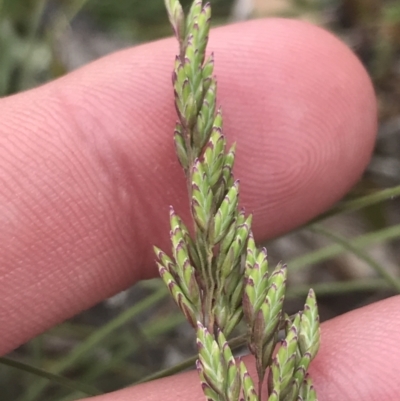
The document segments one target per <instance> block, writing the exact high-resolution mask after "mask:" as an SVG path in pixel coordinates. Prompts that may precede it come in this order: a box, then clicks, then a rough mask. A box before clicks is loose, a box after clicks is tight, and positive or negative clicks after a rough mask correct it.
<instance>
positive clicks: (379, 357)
mask: <svg viewBox="0 0 400 401" xmlns="http://www.w3.org/2000/svg"><path fill="white" fill-rule="evenodd" d="M399 332H400V297H395V298H391V299H387V300H385V301H382V302H379V303H376V304H373V305H369V306H367V307H364V308H362V309H359V310H356V311H353V312H350V313H347V314H345V315H343V316H340V317H338V318H336V319H333V320H331V321H329V322H327V323H324V324H323V325H322V340H321V341H322V345H321V349H320V351H319V353H318V356H317V358H316V359H315V361H314V362H313V363H312V366H311V369H310V373H311V375H312V380H313V382H314V385H315V388H316V390H317V395H318V399H319V400H321V401H336V400H341V401H358V400H363V401H380V400H385V401H396V400H398V398H399V391H400V381H399V379H398V378H399V377H400V350H399V347H398V342H399V335H398V334H396V333H399ZM244 360H245V363H246V365H247V366H249V367H250V364H251V361H252V360H251V359H250V358H245V359H244ZM249 370H251V373H252V376H253V379H254V380H255V382H256V383H257V381H256V374H255V369H254V366H252V369H250V368H249ZM160 396H162V397H163V400H164V401H175V400H188V401H197V400H198V401H203V400H204V395H203V393H202V391H201V387H200V383H199V378H198V375H197V373H196V372H188V373H184V374H180V375H176V376H172V377H168V378H165V379H161V380H157V381H153V382H149V383H145V384H143V385H138V386H135V387H130V388H127V389H124V390H121V391H117V392H114V393H111V394H106V395H103V396H99V397H94V398H90V400H93V401H108V400H113V401H125V400H132V399H135V400H146V401H153V400H154V401H157V400H158V399H159V398H160ZM264 399H266V396H265V397H264Z"/></svg>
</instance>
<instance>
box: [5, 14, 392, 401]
mask: <svg viewBox="0 0 400 401" xmlns="http://www.w3.org/2000/svg"><path fill="white" fill-rule="evenodd" d="M210 49H212V50H213V51H214V52H215V55H216V59H217V63H216V75H217V78H218V82H219V91H218V103H220V104H222V105H223V110H224V122H225V132H226V134H227V138H228V141H231V142H232V141H237V143H238V151H237V158H236V167H235V169H236V170H235V172H236V176H237V177H238V178H240V179H241V182H242V184H241V191H242V193H241V202H242V204H243V205H244V206H245V207H246V209H247V211H248V212H253V213H254V225H253V229H254V233H255V236H256V238H257V239H258V240H262V239H266V238H269V237H272V236H274V235H277V234H281V233H283V232H285V231H288V230H290V229H292V228H294V227H296V226H298V225H300V224H302V223H304V222H306V221H307V220H309V219H311V218H312V217H314V216H316V215H318V214H319V213H321V212H322V211H324V210H325V209H327V208H328V207H329V206H331V205H332V204H333V203H334V202H335V201H337V200H338V199H340V198H341V197H342V196H343V195H344V194H345V193H346V192H347V191H348V190H349V189H350V188H351V186H352V185H353V184H354V183H355V181H356V180H357V179H358V178H359V176H360V175H361V173H362V171H363V169H364V168H365V166H366V164H367V162H368V160H369V157H370V154H371V151H372V148H373V144H374V139H375V132H376V104H375V98H374V93H373V89H372V86H371V84H370V81H369V79H368V77H367V75H366V73H365V71H364V70H363V68H362V67H361V66H360V64H359V62H358V61H357V59H356V58H355V57H354V56H353V55H352V53H351V52H350V51H349V50H348V49H346V48H345V47H344V46H343V45H342V44H341V43H339V42H338V41H337V40H336V39H335V38H333V37H332V36H331V35H329V34H327V33H325V32H324V31H322V30H320V29H318V28H316V27H312V26H309V25H306V24H303V23H300V22H294V21H288V20H269V21H253V22H249V23H245V24H240V25H235V26H230V27H225V28H220V29H216V30H214V31H213V32H212V34H211V40H210ZM175 52H176V43H175V41H174V40H164V41H161V42H156V43H152V44H149V45H145V46H141V47H137V48H134V49H130V50H126V51H122V52H120V53H117V54H115V55H112V56H109V57H106V58H104V59H101V60H99V61H97V62H95V63H93V64H91V65H88V66H87V67H85V68H83V69H80V70H79V71H76V72H74V73H72V74H69V75H68V76H66V77H64V78H62V79H59V80H57V81H55V82H53V83H50V84H48V85H45V86H43V87H41V88H38V89H35V90H32V91H29V92H25V93H22V94H19V95H16V96H13V97H9V98H6V99H3V100H1V109H0V110H1V113H2V114H1V119H0V171H1V174H0V178H1V183H2V185H1V187H0V205H1V206H0V207H1V212H0V216H1V220H0V221H1V225H0V244H1V245H0V294H1V299H2V302H1V303H0V327H1V328H2V329H1V330H2V332H1V340H0V353H6V352H8V351H10V350H12V349H14V348H15V347H17V346H18V345H20V344H22V343H23V342H25V341H27V340H28V339H29V338H31V337H33V336H35V335H37V334H39V333H40V332H43V331H44V330H46V329H48V328H49V327H51V326H53V325H55V324H57V323H59V322H61V321H63V320H64V319H66V318H69V317H71V316H73V315H75V314H76V313H78V312H79V311H81V310H83V309H86V308H88V307H90V306H92V305H94V304H96V303H97V302H99V301H100V300H102V299H104V298H105V297H108V296H110V295H113V294H115V293H117V292H118V291H120V290H122V289H125V288H126V287H128V286H129V285H131V284H133V283H135V282H137V281H139V280H141V279H145V278H150V277H154V276H156V274H157V273H156V268H155V264H154V256H153V253H152V245H153V244H157V245H158V246H160V247H162V248H164V249H166V248H167V247H168V235H167V233H168V230H169V228H168V225H169V222H168V206H169V205H170V204H174V206H175V205H176V210H177V212H178V213H179V214H181V215H183V216H185V215H186V216H188V208H187V196H186V192H185V182H184V177H183V174H182V172H181V169H180V167H179V165H178V162H177V161H176V157H175V155H174V149H173V142H172V132H173V127H174V123H175V119H176V117H175V111H174V106H173V95H172V89H171V81H170V74H171V71H172V66H173V61H172V60H173V55H174V54H175ZM283 258H284V255H283ZM399 302H400V300H399V298H392V299H389V300H386V301H384V302H380V303H377V304H375V305H372V306H369V307H367V308H363V309H360V310H357V311H354V312H352V313H349V314H347V315H344V316H342V317H339V318H337V319H334V320H332V321H330V322H327V323H325V324H324V325H323V326H322V348H321V350H320V352H319V354H318V357H317V358H316V360H315V361H314V363H313V365H312V368H311V371H312V376H313V379H314V381H315V385H316V387H317V390H318V393H319V399H320V400H336V399H340V400H344V401H346V400H361V399H362V400H364V401H365V400H367V401H368V400H378V399H379V400H381V399H384V400H391V399H393V400H395V399H397V398H398V393H399V390H400V382H399V380H398V377H400V367H399V366H400V363H399V362H400V351H399V350H398V347H397V336H396V334H395V333H396V332H398V330H399V327H398V326H399V323H397V322H398V321H399V319H398V318H397V319H396V317H398V316H399ZM161 394H162V397H163V399H165V400H167V401H168V400H175V399H187V400H197V399H198V400H203V397H204V396H203V395H202V393H201V389H200V386H199V385H198V378H197V376H196V374H195V373H188V374H185V375H183V376H182V375H181V376H175V377H172V378H168V379H164V380H161V381H157V382H152V383H147V384H144V385H140V386H136V387H133V388H129V389H125V390H121V391H119V392H116V393H113V394H112V395H111V394H110V395H104V396H99V397H97V398H96V397H95V398H93V399H94V400H96V401H100V400H101V401H107V400H113V401H122V400H131V399H143V400H149V401H150V400H156V399H159V397H160V395H161Z"/></svg>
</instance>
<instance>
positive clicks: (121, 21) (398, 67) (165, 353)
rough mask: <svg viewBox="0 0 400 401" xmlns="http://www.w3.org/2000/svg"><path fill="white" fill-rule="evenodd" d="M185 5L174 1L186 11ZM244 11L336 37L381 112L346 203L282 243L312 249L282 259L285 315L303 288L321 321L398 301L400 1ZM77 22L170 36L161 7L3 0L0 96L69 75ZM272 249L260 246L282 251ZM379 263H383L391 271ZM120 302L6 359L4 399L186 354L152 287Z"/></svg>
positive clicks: (48, 397)
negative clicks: (299, 22)
mask: <svg viewBox="0 0 400 401" xmlns="http://www.w3.org/2000/svg"><path fill="white" fill-rule="evenodd" d="M190 2H191V0H185V1H184V2H183V3H184V4H185V5H186V6H187V5H188V4H189V3H190ZM253 2H254V4H255V5H256V7H255V9H254V10H253V13H252V16H253V17H263V16H271V15H279V16H291V17H298V18H302V19H307V20H310V21H312V22H314V23H318V24H320V25H323V26H325V27H326V28H328V29H330V30H332V31H334V32H335V33H336V34H337V35H339V36H340V37H341V38H342V39H343V40H344V41H346V42H347V43H348V44H349V46H350V47H352V48H353V50H354V51H355V52H356V53H357V54H358V55H359V57H360V59H361V60H362V62H363V63H364V65H365V66H366V68H367V69H368V71H369V72H370V74H371V76H372V78H373V81H374V84H375V88H376V92H377V95H378V101H379V108H380V109H379V114H380V132H381V133H380V136H379V138H378V145H377V148H376V151H375V154H374V157H373V160H372V163H371V166H370V167H369V169H368V171H367V173H366V174H365V176H364V178H363V179H362V180H361V182H360V183H359V184H358V185H357V187H356V188H355V189H354V190H353V191H352V193H351V194H350V195H349V199H350V200H347V202H345V203H342V204H340V205H339V206H338V207H336V208H334V209H332V210H331V211H330V212H328V213H327V214H326V215H324V216H323V218H321V220H320V221H319V222H318V223H319V224H318V225H316V224H315V222H313V224H311V225H310V226H308V227H306V228H304V229H303V230H301V231H299V232H296V233H291V234H289V235H288V236H287V239H283V241H289V244H290V248H293V246H292V245H293V242H290V241H292V240H293V238H300V239H304V238H305V239H306V240H305V241H303V243H304V242H305V243H312V244H313V246H311V247H307V246H305V247H304V248H302V250H301V251H300V253H299V254H297V255H289V256H286V253H285V261H287V262H288V265H289V267H290V268H291V269H292V272H293V274H300V276H299V277H300V278H296V279H295V280H294V282H295V283H294V284H296V285H291V286H290V289H289V297H288V298H289V302H288V304H289V308H290V307H292V308H293V309H294V310H295V309H296V308H298V303H297V302H298V297H299V296H301V297H303V296H304V294H305V293H306V292H307V290H308V286H309V284H310V283H312V285H313V287H314V289H315V290H316V292H317V294H318V296H319V299H320V306H321V313H322V315H323V317H324V318H328V317H331V316H333V315H335V314H338V313H343V312H345V311H347V310H349V309H351V308H353V307H357V306H360V305H362V304H365V303H368V302H372V301H374V300H377V299H381V298H383V297H386V296H389V295H392V294H395V293H398V292H399V289H400V281H399V278H398V276H399V269H398V266H399V259H400V255H399V253H398V252H392V251H393V249H395V250H396V249H399V248H400V247H398V245H399V238H400V213H399V212H398V210H399V206H400V205H399V202H398V201H396V198H397V197H398V196H399V195H400V187H399V185H400V167H399V166H400V139H399V137H400V2H399V1H398V0H394V1H389V0H386V1H385V0H280V1H269V0H253ZM211 3H212V4H213V10H214V15H215V16H216V19H215V20H214V23H216V24H223V23H225V22H226V21H228V19H229V18H230V17H231V16H232V10H233V5H234V1H233V0H211ZM82 24H83V26H84V28H85V29H84V30H85V32H88V34H89V36H93V37H95V36H97V35H102V36H101V37H104V36H107V37H109V38H111V39H110V40H111V41H114V40H115V41H116V42H118V41H122V42H123V43H125V44H131V43H139V42H142V41H146V40H153V39H155V38H158V37H162V36H165V35H169V34H170V28H169V25H168V22H167V18H166V15H165V11H164V5H163V2H162V0H147V1H143V0H118V1H116V0H0V61H1V62H0V66H1V68H0V95H1V96H5V95H9V94H13V93H17V92H20V91H22V90H25V89H28V88H32V87H34V86H37V85H39V84H41V83H44V82H47V81H49V80H51V79H54V78H56V77H58V76H60V75H62V74H64V73H66V72H67V71H68V69H69V68H70V67H69V65H68V63H67V62H66V61H65V57H64V56H65V55H63V53H62V52H61V51H60V43H61V42H60V40H61V39H62V38H64V37H65V36H68V35H67V34H68V33H70V32H76V31H78V30H79V29H80V26H81V25H82ZM64 40H65V39H64ZM66 40H68V37H67V39H66ZM118 43H120V42H118ZM117 46H118V44H117V45H116V47H117ZM396 168H397V170H396ZM388 187H389V188H388ZM351 199H352V200H351ZM343 216H344V217H343ZM335 219H336V220H335ZM338 219H339V220H338ZM340 219H341V220H340ZM352 219H353V220H352ZM354 219H355V220H356V221H358V222H359V221H361V222H362V225H363V226H364V227H365V228H364V229H363V230H361V231H356V232H355V233H354V234H353V233H348V232H347V231H346V230H347V229H346V227H348V226H349V225H350V226H351V225H354V224H353V222H354ZM331 221H333V222H335V221H336V222H337V221H340V222H341V224H342V225H344V231H345V235H342V233H338V232H337V231H335V230H330V229H329V227H330V224H331V223H330V222H331ZM343 222H344V223H343ZM335 224H337V223H335ZM333 226H334V227H335V225H333ZM327 227H328V228H327ZM342 228H343V227H342ZM342 231H343V230H342ZM313 235H314V236H313ZM315 235H317V237H315ZM299 236H300V237H299ZM302 236H303V237H302ZM285 238H286V237H285ZM321 238H325V240H326V242H321V240H320V239H321ZM280 241H282V239H278V240H277V241H276V243H275V242H274V243H271V244H269V246H270V247H271V249H272V250H274V249H275V248H274V247H277V248H278V249H280V248H279V247H280V246H282V245H280V244H282V242H280ZM314 244H317V245H315V246H314ZM396 245H397V247H396ZM374 247H378V248H376V249H378V250H383V252H384V254H385V257H384V258H381V257H377V256H376V255H375V254H371V250H372V249H373V248H374ZM379 247H381V248H379ZM271 254H272V255H273V252H271ZM278 257H279V256H278ZM355 260H357V261H362V263H363V264H364V265H365V266H367V267H368V268H369V273H368V274H365V271H364V270H363V273H362V274H361V275H356V274H355V273H354V274H353V273H351V274H349V273H348V271H346V272H345V274H343V271H344V269H343V267H340V266H341V265H343V264H345V263H347V265H346V266H349V265H348V263H350V267H354V270H356V268H355V265H356V263H355ZM386 262H390V263H391V268H390V269H389V268H388V264H386ZM321 266H322V267H323V269H321ZM313 269H314V270H313ZM307 272H308V273H307ZM292 284H293V283H292ZM121 299H122V301H121V300H119V301H118V299H117V300H116V299H113V300H112V301H109V302H108V303H105V304H101V305H98V306H96V307H95V308H93V309H92V310H90V311H87V312H85V313H83V314H81V315H80V316H78V317H76V318H74V319H72V320H71V321H69V322H66V323H64V324H62V325H60V326H58V327H56V328H53V329H52V330H50V331H48V332H47V333H45V334H43V335H42V336H40V337H38V338H36V339H34V340H32V341H31V342H29V343H28V344H26V345H24V346H22V347H20V348H19V349H18V350H16V351H15V352H14V353H12V355H10V358H11V359H10V360H9V361H8V362H7V361H4V360H3V361H2V362H3V364H0V399H1V401H11V400H12V401H34V400H41V401H67V400H73V399H78V398H80V397H82V396H84V395H85V394H96V393H97V392H99V391H100V392H105V391H111V390H114V389H117V388H121V387H124V386H127V385H130V384H132V383H133V382H136V381H139V380H141V379H143V378H144V377H145V376H148V375H151V374H152V373H154V372H155V371H157V370H160V369H163V368H165V367H167V366H169V365H171V364H173V363H174V361H177V360H181V359H182V358H184V357H187V356H188V355H190V354H191V353H192V352H193V351H194V349H193V348H191V345H190V344H191V341H192V340H191V339H188V338H186V337H185V333H186V331H188V332H189V333H190V329H187V327H186V326H185V325H184V323H183V321H182V317H181V316H180V315H179V314H178V313H177V312H176V309H175V308H174V306H173V304H172V301H170V300H169V298H168V296H167V294H166V291H165V289H164V288H163V286H162V285H161V286H160V283H159V282H158V281H151V282H147V283H142V284H140V285H139V286H137V287H135V289H134V290H133V291H130V292H129V293H128V294H127V295H126V297H125V298H123V297H122V298H121ZM332 305H333V306H332ZM12 361H14V362H15V363H13V362H12ZM24 363H25V364H28V365H29V366H30V367H31V368H30V371H29V369H28V368H27V367H25V368H24V367H23V364H24ZM18 364H22V366H21V365H18ZM35 369H42V370H43V371H45V372H48V375H49V374H53V375H55V376H54V377H47V379H41V378H38V377H39V376H44V373H43V371H40V370H35ZM56 375H59V376H56Z"/></svg>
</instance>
